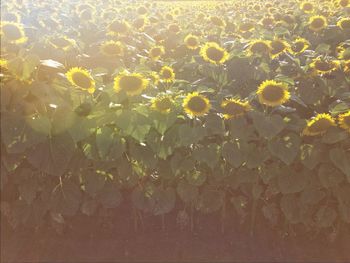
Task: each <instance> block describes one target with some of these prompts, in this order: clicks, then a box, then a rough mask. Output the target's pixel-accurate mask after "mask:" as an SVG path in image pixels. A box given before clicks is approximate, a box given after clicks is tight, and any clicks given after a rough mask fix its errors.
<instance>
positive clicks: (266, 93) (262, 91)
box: [256, 80, 290, 107]
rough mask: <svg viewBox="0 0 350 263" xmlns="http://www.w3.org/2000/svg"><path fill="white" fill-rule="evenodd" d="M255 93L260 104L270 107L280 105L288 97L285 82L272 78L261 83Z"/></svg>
mask: <svg viewBox="0 0 350 263" xmlns="http://www.w3.org/2000/svg"><path fill="white" fill-rule="evenodd" d="M256 93H257V94H258V98H259V102H260V103H261V104H265V105H267V106H271V107H275V106H279V105H282V104H283V103H286V102H287V101H288V100H289V98H290V93H289V91H288V86H287V84H284V83H282V82H277V81H274V80H266V81H264V82H263V83H261V85H260V86H259V88H258V90H257V92H256Z"/></svg>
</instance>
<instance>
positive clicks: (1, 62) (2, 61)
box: [0, 58, 7, 69]
mask: <svg viewBox="0 0 350 263" xmlns="http://www.w3.org/2000/svg"><path fill="white" fill-rule="evenodd" d="M0 68H1V69H6V68H7V60H6V59H3V58H0Z"/></svg>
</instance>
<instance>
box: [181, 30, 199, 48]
mask: <svg viewBox="0 0 350 263" xmlns="http://www.w3.org/2000/svg"><path fill="white" fill-rule="evenodd" d="M184 42H185V45H186V47H187V48H188V49H192V50H195V49H197V48H198V47H199V40H198V37H197V36H194V35H192V34H189V35H187V36H186V37H185V39H184Z"/></svg>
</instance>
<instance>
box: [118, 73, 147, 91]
mask: <svg viewBox="0 0 350 263" xmlns="http://www.w3.org/2000/svg"><path fill="white" fill-rule="evenodd" d="M147 85H148V80H147V79H145V78H144V77H143V75H141V74H139V73H128V72H125V71H124V72H121V73H119V75H118V76H116V77H115V78H114V85H113V88H114V90H115V91H116V92H120V91H124V92H125V93H126V94H127V95H128V96H134V95H139V94H141V93H142V91H143V90H144V89H146V88H147Z"/></svg>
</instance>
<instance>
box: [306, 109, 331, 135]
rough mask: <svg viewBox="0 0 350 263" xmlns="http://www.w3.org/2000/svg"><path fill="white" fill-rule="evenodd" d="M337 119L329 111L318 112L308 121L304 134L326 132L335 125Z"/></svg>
mask: <svg viewBox="0 0 350 263" xmlns="http://www.w3.org/2000/svg"><path fill="white" fill-rule="evenodd" d="M335 125H336V124H335V120H334V119H333V118H332V116H331V115H329V114H327V113H321V114H317V115H316V117H314V118H312V119H311V120H308V121H307V125H306V127H305V128H304V130H303V135H307V136H316V135H321V134H324V133H325V132H326V131H327V130H328V129H329V128H330V127H332V126H335Z"/></svg>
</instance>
